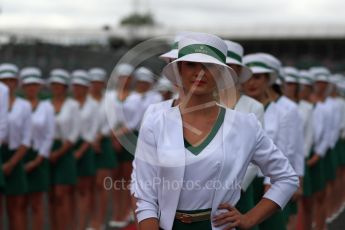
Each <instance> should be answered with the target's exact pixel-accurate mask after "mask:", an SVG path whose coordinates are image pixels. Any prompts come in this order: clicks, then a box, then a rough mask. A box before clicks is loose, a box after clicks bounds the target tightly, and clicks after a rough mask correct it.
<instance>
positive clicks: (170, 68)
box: [163, 33, 238, 89]
mask: <svg viewBox="0 0 345 230" xmlns="http://www.w3.org/2000/svg"><path fill="white" fill-rule="evenodd" d="M178 48H179V49H178V58H177V59H176V60H174V61H172V62H171V63H169V64H168V65H166V66H165V67H164V69H163V75H165V76H166V77H167V78H168V79H169V80H170V81H171V82H172V83H173V84H174V85H178V86H182V82H181V75H180V71H179V68H178V65H177V64H178V63H179V62H181V61H187V62H197V63H205V64H215V65H217V66H219V67H220V68H221V70H220V73H221V76H220V78H219V79H215V80H216V82H217V85H218V87H221V89H223V88H228V87H231V86H233V80H235V82H236V81H237V80H238V78H237V75H236V73H235V71H234V70H233V69H232V68H230V67H229V66H228V65H226V63H225V61H226V53H227V47H226V44H225V42H224V41H223V40H222V39H220V38H219V37H217V36H215V35H211V34H203V33H197V34H190V35H186V36H185V37H183V38H182V39H181V40H180V41H179V47H178Z"/></svg>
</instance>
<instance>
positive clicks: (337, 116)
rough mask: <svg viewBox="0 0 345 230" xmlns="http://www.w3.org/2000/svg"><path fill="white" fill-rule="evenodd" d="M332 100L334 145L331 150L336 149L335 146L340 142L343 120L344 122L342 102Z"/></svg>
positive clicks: (335, 99)
mask: <svg viewBox="0 0 345 230" xmlns="http://www.w3.org/2000/svg"><path fill="white" fill-rule="evenodd" d="M330 100H331V101H332V102H333V109H332V115H333V119H332V130H333V135H332V137H333V138H332V145H331V148H334V147H335V145H336V144H337V142H338V139H339V135H340V131H341V120H342V115H343V114H342V112H343V110H342V109H343V108H342V102H341V101H340V100H341V99H340V100H339V98H330Z"/></svg>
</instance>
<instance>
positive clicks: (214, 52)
mask: <svg viewBox="0 0 345 230" xmlns="http://www.w3.org/2000/svg"><path fill="white" fill-rule="evenodd" d="M196 53H201V54H205V55H208V56H211V57H213V58H216V59H217V60H219V61H221V62H222V63H224V64H225V60H226V56H225V55H224V54H223V53H222V52H221V51H220V50H219V49H217V48H215V47H213V46H209V45H205V44H193V45H188V46H185V47H183V48H181V49H180V50H179V52H178V58H181V57H183V56H186V55H188V54H196Z"/></svg>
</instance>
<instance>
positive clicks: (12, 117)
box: [0, 64, 32, 230]
mask: <svg viewBox="0 0 345 230" xmlns="http://www.w3.org/2000/svg"><path fill="white" fill-rule="evenodd" d="M0 73H1V74H0V81H1V82H2V83H4V84H5V85H7V87H8V88H9V101H8V104H9V110H8V114H7V116H8V128H7V132H6V134H5V135H4V139H3V143H2V145H1V151H0V152H1V157H2V170H3V173H4V176H5V185H6V186H5V188H4V194H5V195H6V209H7V214H8V219H9V229H13V230H16V229H26V227H27V225H28V224H27V212H26V205H25V194H26V193H27V191H28V181H27V178H26V174H25V169H24V162H23V159H24V157H25V155H26V154H27V151H28V149H29V148H30V141H31V112H32V109H31V105H30V103H29V102H28V101H27V100H25V99H22V98H19V97H17V96H16V94H15V93H16V89H17V86H18V68H17V67H16V66H15V65H13V64H2V65H0Z"/></svg>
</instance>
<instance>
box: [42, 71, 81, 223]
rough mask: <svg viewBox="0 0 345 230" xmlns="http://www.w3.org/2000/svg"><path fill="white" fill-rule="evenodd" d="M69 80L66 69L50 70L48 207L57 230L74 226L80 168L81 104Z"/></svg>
mask: <svg viewBox="0 0 345 230" xmlns="http://www.w3.org/2000/svg"><path fill="white" fill-rule="evenodd" d="M69 82H70V75H69V73H68V72H67V71H66V70H64V69H53V70H52V71H51V72H50V77H49V85H50V90H51V92H52V99H51V103H52V105H53V108H54V113H55V134H54V142H53V147H52V150H51V154H50V182H51V190H50V194H49V207H50V216H51V225H52V226H54V227H55V229H57V230H63V229H74V225H73V221H74V215H73V212H72V210H73V187H74V186H75V185H76V183H77V167H76V160H75V158H74V156H73V151H72V150H73V146H74V144H75V143H76V141H77V138H78V135H79V131H78V126H77V125H78V120H79V105H78V102H76V101H75V100H74V99H72V98H68V96H67V94H68V85H69ZM60 220H64V221H60Z"/></svg>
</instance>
